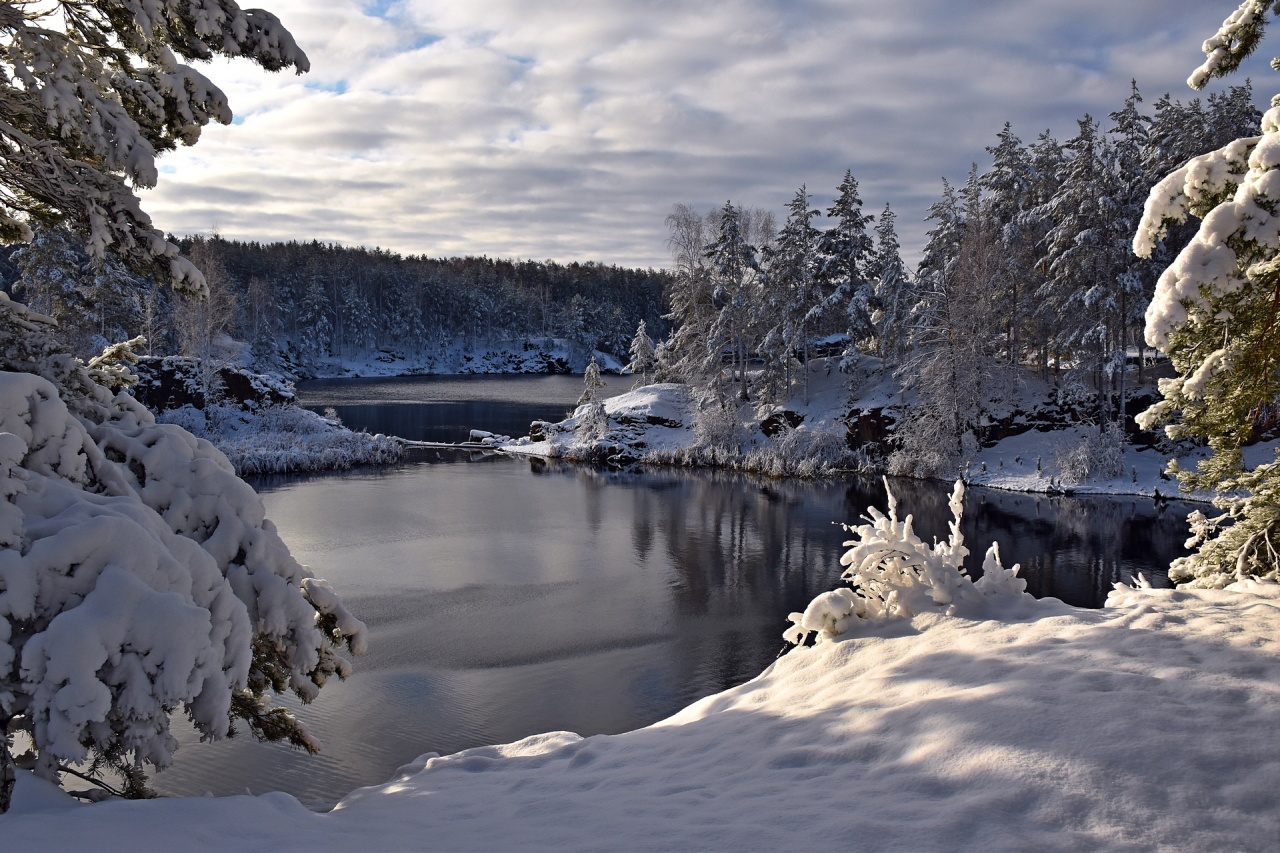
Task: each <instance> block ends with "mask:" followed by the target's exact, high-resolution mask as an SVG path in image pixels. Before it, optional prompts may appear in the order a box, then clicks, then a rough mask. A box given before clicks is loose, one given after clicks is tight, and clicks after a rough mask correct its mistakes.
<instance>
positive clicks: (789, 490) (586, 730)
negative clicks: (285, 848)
mask: <svg viewBox="0 0 1280 853" xmlns="http://www.w3.org/2000/svg"><path fill="white" fill-rule="evenodd" d="M258 485H259V488H260V489H261V490H262V493H263V499H264V501H265V503H266V506H267V511H268V515H269V516H270V517H271V518H272V519H273V520H274V521H275V523H276V524H277V526H278V527H279V529H280V531H281V534H282V535H283V537H284V538H285V541H286V542H288V543H289V544H290V547H291V548H292V549H293V550H294V552H295V553H296V554H297V555H298V556H299V558H300V559H301V560H302V561H303V562H304V563H307V564H309V565H311V566H312V567H313V568H314V570H315V571H316V573H317V574H319V575H320V576H322V577H327V578H329V579H330V580H331V581H332V582H333V584H334V586H335V587H336V588H337V589H338V590H339V591H341V592H342V594H343V596H344V598H345V599H346V600H347V602H348V603H349V605H350V606H351V607H352V609H353V610H354V611H355V612H356V613H357V614H358V615H359V616H360V617H361V618H362V619H364V620H365V621H366V622H367V623H368V625H369V627H370V630H371V634H372V636H371V642H370V646H371V653H370V654H369V655H368V656H367V657H365V658H363V659H361V660H359V661H358V662H357V672H356V674H355V675H354V676H353V677H352V678H351V679H350V680H349V681H348V682H346V683H344V684H335V685H332V686H330V687H326V689H325V690H324V691H323V695H322V697H321V698H320V700H319V701H318V702H317V703H316V704H315V705H314V706H312V707H310V708H307V709H305V710H304V711H303V718H304V719H305V720H306V721H307V722H308V724H309V725H311V727H312V728H313V730H314V731H315V733H316V734H317V735H318V736H319V738H320V739H321V741H322V742H323V743H324V744H325V752H324V754H323V755H322V756H320V757H315V758H311V757H307V756H302V755H298V754H296V753H293V752H291V751H289V750H287V749H285V748H282V747H275V746H269V745H263V744H257V743H252V742H247V741H246V742H241V743H234V744H214V745H202V744H195V743H191V742H190V741H192V740H193V738H191V737H188V738H187V741H188V742H187V743H185V744H184V746H183V749H182V750H181V752H180V753H179V757H178V763H177V765H176V766H175V767H174V768H172V769H170V770H168V771H166V772H165V773H163V774H161V775H160V776H159V777H158V779H157V785H158V787H159V788H160V789H162V790H165V791H169V792H174V793H186V794H198V793H202V792H204V791H206V790H209V791H213V792H215V793H219V794H224V793H240V792H242V791H243V788H244V786H245V785H246V784H247V785H248V786H249V787H250V788H251V789H252V790H254V791H255V792H261V791H264V790H286V791H290V792H291V793H294V794H295V795H298V796H299V797H300V798H302V799H304V801H311V802H315V803H332V802H333V801H335V800H337V799H338V798H340V797H341V796H342V795H343V794H345V793H346V792H347V791H349V790H351V789H352V788H354V787H357V786H359V785H366V784H374V783H378V782H381V781H384V780H386V779H387V778H388V777H389V776H390V775H391V773H392V772H393V771H394V769H395V768H396V767H398V766H399V765H401V764H403V763H405V762H408V761H410V760H411V759H413V758H414V757H416V756H417V755H419V754H421V753H424V752H429V751H436V752H441V753H448V752H453V751H456V750H458V749H463V748H466V747H469V746H476V745H480V744H488V743H503V742H507V741H511V740H514V739H517V738H520V737H523V736H526V735H529V734H534V733H537V732H542V731H549V730H560V729H568V730H572V731H577V732H579V733H581V734H584V735H590V734H596V733H604V732H619V731H625V730H628V729H633V728H636V727H639V726H643V725H646V724H648V723H650V722H653V721H655V720H658V719H661V718H663V717H665V716H668V715H669V714H671V713H673V712H675V711H676V710H678V709H680V708H681V707H683V706H685V705H687V704H688V703H689V702H691V701H693V700H694V699H696V698H698V697H701V696H705V695H708V694H711V693H714V692H717V691H719V690H722V689H725V688H727V687H730V686H733V685H735V684H739V683H741V682H743V681H745V680H747V679H749V678H751V677H753V676H755V675H756V674H758V673H759V672H760V671H761V670H762V669H764V667H766V666H767V665H768V664H769V663H770V661H772V660H773V658H774V656H775V655H776V654H777V652H778V651H779V649H780V648H781V646H782V643H781V640H780V634H781V632H782V630H783V628H784V627H785V624H786V623H785V616H786V614H787V613H788V612H790V611H792V610H797V609H801V608H803V606H804V605H805V604H807V602H808V601H809V600H810V599H811V598H812V597H813V596H814V595H816V594H818V593H820V592H823V591H826V590H828V589H831V588H832V587H833V586H834V585H835V584H836V583H837V582H838V579H839V575H840V572H841V567H840V566H839V556H840V555H841V553H843V551H844V547H843V545H842V543H843V541H844V540H845V539H846V538H847V534H846V532H845V531H844V530H842V529H840V528H839V527H837V526H836V525H835V524H834V523H833V522H837V521H846V520H853V519H855V518H856V517H857V516H858V515H859V514H860V513H861V512H863V510H864V508H865V507H866V505H867V504H868V503H875V504H876V505H878V506H880V507H882V508H883V507H884V505H885V496H884V489H883V486H882V485H881V483H880V481H879V480H877V479H874V478H850V479H846V480H841V481H839V482H820V483H810V482H800V481H784V482H778V481H774V480H768V479H763V478H753V477H747V476H741V475H736V474H729V473H725V472H715V471H684V470H658V471H651V472H647V473H639V472H607V471H596V470H592V469H585V468H578V467H571V466H567V465H562V464H556V463H542V462H536V463H530V462H528V461H521V460H512V459H508V458H505V457H474V458H472V457H453V456H451V455H447V454H445V455H442V456H441V457H440V458H436V457H435V456H434V454H432V455H430V456H428V457H427V459H426V460H425V461H419V462H417V463H413V464H406V465H402V466H399V467H396V468H391V469H382V470H378V471H354V472H348V473H345V474H339V475H327V476H311V477H277V478H272V479H270V480H263V481H260V482H259V484H258ZM894 489H895V492H896V494H897V495H898V498H899V501H900V504H901V507H902V508H903V509H904V510H907V511H910V512H912V513H914V515H915V518H916V524H917V530H919V531H920V532H921V533H922V534H923V535H926V536H930V535H938V536H941V535H944V534H945V533H946V528H947V521H948V520H949V517H950V516H949V512H948V510H947V495H948V491H949V490H948V488H947V487H946V486H944V485H943V484H938V483H919V482H914V481H901V482H896V483H895V484H894ZM1184 516H1185V508H1182V509H1179V508H1177V507H1176V506H1171V507H1170V508H1169V509H1167V510H1166V511H1165V512H1164V513H1163V514H1162V515H1161V514H1157V513H1156V512H1155V509H1154V507H1153V506H1151V504H1150V502H1149V501H1142V500H1139V499H1127V498H1119V499H1092V500H1080V499H1071V498H1048V497H1034V496H1026V495H1013V494H1006V493H1000V492H990V491H980V490H976V489H975V490H971V492H970V493H969V495H968V496H967V497H966V521H965V527H964V532H965V535H966V536H967V537H968V538H969V541H970V544H971V546H972V547H973V548H974V549H975V550H980V549H981V548H983V547H985V545H986V543H987V542H989V541H990V539H991V538H993V537H994V538H998V539H999V540H1000V542H1001V546H1002V550H1003V551H1004V553H1005V555H1006V563H1011V562H1014V561H1021V562H1022V563H1023V565H1024V574H1025V576H1027V577H1028V580H1029V582H1030V584H1031V588H1032V589H1033V591H1035V592H1036V593H1037V594H1055V595H1059V596H1061V597H1064V598H1066V599H1067V600H1069V601H1072V602H1074V603H1078V604H1096V603H1098V602H1100V600H1101V598H1102V597H1103V596H1105V592H1106V590H1108V589H1110V585H1111V583H1112V582H1113V581H1114V580H1117V579H1127V578H1128V577H1130V576H1131V575H1132V574H1133V573H1134V572H1136V571H1143V572H1146V573H1147V574H1148V576H1149V577H1150V576H1151V575H1153V574H1158V573H1159V570H1160V568H1161V567H1162V566H1165V565H1167V563H1168V561H1169V559H1171V558H1172V557H1173V556H1176V555H1177V553H1180V552H1179V551H1176V549H1173V548H1171V546H1170V543H1174V544H1175V545H1176V543H1177V542H1180V541H1181V539H1183V538H1184V537H1185V534H1184V532H1183V531H1184V530H1185V527H1184V526H1183V522H1182V518H1183V517H1184ZM972 562H973V564H974V566H973V567H974V568H975V569H976V568H977V565H979V564H980V562H981V553H979V554H977V555H975V556H974V557H973V558H972Z"/></svg>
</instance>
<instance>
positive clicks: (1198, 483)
mask: <svg viewBox="0 0 1280 853" xmlns="http://www.w3.org/2000/svg"><path fill="white" fill-rule="evenodd" d="M1277 5H1280V4H1277V2H1276V0H1249V1H1248V2H1245V3H1242V4H1241V6H1240V8H1239V9H1238V10H1237V11H1236V12H1235V13H1233V14H1232V15H1231V16H1230V17H1228V18H1227V20H1226V21H1224V23H1223V26H1222V28H1221V29H1220V30H1219V31H1218V33H1217V34H1216V35H1215V36H1213V37H1212V38H1210V39H1209V40H1207V41H1206V42H1205V45H1204V46H1205V53H1206V55H1207V57H1208V59H1207V61H1206V62H1205V63H1204V65H1202V66H1201V67H1200V68H1199V69H1197V70H1196V71H1195V72H1194V73H1193V74H1192V75H1191V79H1190V80H1189V81H1188V82H1190V83H1191V85H1192V86H1193V87H1196V88H1199V87H1201V86H1203V85H1204V84H1205V83H1206V82H1207V81H1208V80H1209V79H1210V78H1212V77H1218V76H1222V75H1224V74H1227V73H1229V72H1231V71H1233V70H1235V69H1236V67H1238V65H1239V63H1240V61H1241V59H1243V57H1244V56H1247V55H1248V54H1249V53H1251V52H1252V51H1253V50H1254V49H1255V48H1256V47H1257V45H1258V42H1259V40H1260V39H1261V37H1262V34H1263V30H1264V26H1265V24H1266V15H1267V13H1269V12H1273V11H1275V9H1276V8H1277ZM1273 64H1277V63H1276V62H1275V61H1273ZM1273 103H1274V101H1273ZM1261 129H1262V134H1261V136H1249V137H1245V138H1242V139H1238V140H1235V141H1234V142H1231V143H1230V144H1228V145H1226V146H1225V147H1223V148H1220V149H1218V150H1217V151H1213V152H1211V153H1208V154H1204V155H1201V156H1200V157H1196V158H1194V159H1192V160H1191V161H1190V162H1189V163H1187V164H1186V165H1184V166H1183V167H1181V168H1180V169H1177V170H1176V171H1174V172H1173V173H1172V174H1170V175H1169V176H1168V177H1166V178H1164V179H1163V180H1162V181H1160V183H1159V184H1157V185H1156V187H1155V188H1154V189H1153V190H1152V191H1151V198H1150V200H1149V201H1148V204H1147V209H1146V213H1145V215H1144V216H1143V220H1142V224H1141V227H1140V228H1139V230H1138V233H1137V236H1136V237H1135V238H1134V249H1135V251H1136V252H1137V253H1138V254H1139V255H1141V256H1147V255H1150V254H1151V253H1152V252H1153V250H1154V249H1155V247H1156V245H1157V244H1158V242H1159V241H1160V240H1161V239H1163V238H1164V237H1165V236H1166V235H1167V233H1168V228H1169V226H1170V224H1176V223H1179V222H1183V221H1185V220H1186V217H1187V216H1188V215H1194V216H1198V217H1200V218H1201V221H1200V226H1199V230H1198V231H1197V233H1196V235H1195V237H1194V238H1193V239H1192V240H1191V242H1190V243H1189V244H1188V245H1187V246H1186V248H1184V249H1183V250H1182V252H1181V253H1180V254H1179V256H1178V258H1177V260H1176V261H1175V262H1174V264H1173V265H1172V266H1170V267H1169V268H1168V269H1167V270H1165V272H1164V273H1163V274H1162V275H1161V277H1160V280H1159V282H1158V283H1157V285H1156V293H1155V298H1154V299H1153V301H1152V303H1151V307H1150V308H1149V309H1148V310H1147V315H1146V321H1147V323H1146V338H1147V343H1149V344H1151V345H1152V346H1154V347H1156V348H1157V349H1159V350H1161V351H1162V352H1165V353H1167V354H1168V355H1169V359H1170V361H1171V362H1172V363H1173V366H1174V368H1175V370H1176V371H1177V376H1176V377H1175V378H1173V379H1170V380H1165V381H1162V382H1161V386H1160V387H1161V391H1162V393H1163V395H1164V400H1162V401H1161V402H1159V403H1157V404H1156V405H1154V406H1152V407H1151V408H1150V409H1148V410H1147V411H1146V412H1144V413H1143V414H1142V416H1141V417H1140V422H1141V423H1142V424H1143V425H1144V426H1146V427H1151V426H1154V425H1155V424H1157V423H1161V422H1164V423H1168V424H1169V425H1168V426H1166V431H1167V432H1169V433H1170V434H1171V435H1174V436H1194V437H1198V438H1202V439H1204V440H1206V441H1207V442H1208V443H1209V446H1210V448H1211V449H1212V451H1213V453H1212V455H1211V456H1210V457H1209V458H1208V459H1207V460H1205V461H1203V462H1201V463H1199V464H1198V465H1197V467H1196V470H1194V471H1180V472H1179V474H1178V476H1179V481H1180V483H1181V484H1182V486H1183V487H1184V488H1186V489H1213V490H1215V491H1216V492H1217V495H1218V496H1217V497H1216V498H1215V500H1214V503H1215V505H1216V506H1217V507H1218V508H1219V509H1221V510H1222V513H1221V514H1220V515H1218V516H1217V517H1214V518H1206V517H1205V516H1204V515H1203V514H1200V513H1194V514H1193V515H1192V521H1193V531H1194V534H1195V535H1194V541H1195V543H1196V544H1197V545H1198V550H1197V551H1196V553H1194V554H1192V555H1191V556H1190V557H1187V558H1184V559H1181V560H1178V561H1175V563H1174V565H1173V566H1172V567H1171V568H1170V572H1169V576H1170V578H1172V579H1173V580H1175V581H1177V582H1180V583H1191V584H1193V585H1196V586H1209V587H1217V586H1223V585H1225V584H1227V583H1230V582H1231V581H1233V580H1235V579H1237V578H1245V577H1263V578H1271V579H1276V578H1278V577H1280V550H1278V549H1277V547H1276V546H1277V543H1278V542H1280V453H1277V455H1276V457H1275V459H1274V460H1273V461H1271V462H1267V463H1264V464H1262V465H1259V466H1257V467H1256V468H1254V469H1252V470H1247V469H1246V468H1245V466H1244V460H1243V455H1242V453H1241V448H1242V447H1243V446H1244V444H1245V443H1246V442H1247V441H1249V439H1250V437H1251V436H1252V435H1253V434H1255V432H1256V431H1258V430H1260V429H1263V428H1266V427H1269V426H1273V425H1274V424H1275V423H1276V422H1277V419H1278V414H1280V251H1278V250H1277V247H1276V241H1275V235H1276V234H1277V233H1280V215H1278V214H1277V213H1275V202H1274V200H1273V197H1274V191H1273V190H1272V189H1271V187H1272V186H1274V183H1275V178H1276V176H1277V161H1276V159H1275V158H1274V157H1270V156H1261V155H1262V152H1265V151H1271V150H1275V149H1276V148H1277V147H1278V146H1280V107H1274V106H1273V107H1272V108H1271V109H1270V110H1269V111H1268V112H1267V113H1266V114H1265V115H1264V116H1263V119H1262V128H1261Z"/></svg>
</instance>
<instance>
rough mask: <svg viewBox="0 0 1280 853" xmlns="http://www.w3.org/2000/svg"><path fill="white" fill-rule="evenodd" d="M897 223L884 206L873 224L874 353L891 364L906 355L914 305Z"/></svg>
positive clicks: (892, 213)
mask: <svg viewBox="0 0 1280 853" xmlns="http://www.w3.org/2000/svg"><path fill="white" fill-rule="evenodd" d="M896 221H897V217H896V215H895V214H894V212H893V210H892V209H891V208H890V207H889V205H887V204H886V205H885V206H884V211H883V212H882V213H881V214H880V220H879V221H878V222H877V223H876V251H875V255H874V256H873V258H872V260H871V274H872V279H873V281H874V284H875V302H876V305H877V306H879V307H878V310H877V312H876V317H875V320H876V351H877V354H878V355H879V356H880V357H881V358H884V359H887V360H889V361H891V362H897V361H899V360H900V359H901V358H902V355H903V353H905V352H906V349H907V336H908V318H909V316H910V314H911V308H912V306H913V305H914V304H915V302H916V293H915V291H914V288H913V287H912V281H911V276H910V274H909V273H908V272H907V267H906V265H905V264H904V263H903V262H902V250H901V247H900V246H899V244H898V233H897V231H896V229H895V227H894V225H895V223H896Z"/></svg>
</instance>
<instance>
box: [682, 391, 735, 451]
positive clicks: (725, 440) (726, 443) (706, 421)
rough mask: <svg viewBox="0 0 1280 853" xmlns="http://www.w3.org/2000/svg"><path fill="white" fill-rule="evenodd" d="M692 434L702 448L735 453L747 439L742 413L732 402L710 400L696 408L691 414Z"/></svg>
mask: <svg viewBox="0 0 1280 853" xmlns="http://www.w3.org/2000/svg"><path fill="white" fill-rule="evenodd" d="M693 435H694V440H695V441H696V442H697V444H698V446H699V447H701V448H703V449H708V450H710V449H716V450H730V451H733V452H734V453H737V452H738V451H739V450H740V449H741V446H742V444H743V443H744V442H745V441H746V440H747V438H748V436H747V431H746V429H744V428H743V426H742V414H741V412H739V411H738V407H737V406H736V405H734V404H733V403H732V402H728V403H725V402H723V401H716V400H711V401H707V402H706V403H704V404H703V405H702V406H701V407H699V408H698V410H697V412H696V413H695V414H694V416H693Z"/></svg>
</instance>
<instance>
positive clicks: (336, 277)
mask: <svg viewBox="0 0 1280 853" xmlns="http://www.w3.org/2000/svg"><path fill="white" fill-rule="evenodd" d="M177 243H178V244H179V245H180V246H181V247H182V249H183V251H184V253H185V254H186V255H187V256H188V257H190V258H191V259H192V260H193V261H194V262H195V263H196V264H197V266H199V268H200V269H201V270H202V271H203V272H204V274H205V280H206V282H207V283H208V286H209V295H208V297H207V298H193V297H189V296H184V295H182V294H179V293H175V292H174V291H173V289H172V288H170V287H168V285H167V284H163V285H162V284H157V283H156V282H155V281H153V280H151V279H147V278H143V277H141V276H139V275H138V274H137V273H135V272H133V271H131V270H130V269H129V268H128V267H127V266H125V265H124V264H122V263H120V262H119V261H118V260H117V259H114V258H112V257H110V256H108V257H107V258H106V259H105V260H103V261H92V260H90V258H89V257H88V256H87V255H86V254H85V252H84V250H83V248H82V247H81V245H80V243H79V241H77V240H76V239H75V238H74V237H73V236H72V235H71V234H70V232H68V231H65V230H59V229H48V230H44V231H39V232H37V234H36V239H35V240H33V241H32V242H31V243H30V244H27V245H24V246H20V247H18V248H16V249H9V250H7V251H6V255H7V256H6V258H5V259H4V262H3V263H2V264H0V275H3V276H4V288H5V290H7V291H8V292H10V293H12V294H13V295H14V296H15V298H17V299H19V300H21V301H24V302H25V303H26V304H28V305H30V306H32V307H33V308H35V309H36V310H38V311H40V312H41V313H43V314H46V315H48V316H51V317H53V318H55V319H57V320H58V321H59V323H60V326H61V335H62V338H63V341H62V342H63V343H64V344H65V345H66V346H67V347H68V348H69V349H70V350H71V351H72V352H74V353H75V354H77V355H79V356H80V357H82V358H85V359H88V358H89V357H90V356H92V355H96V354H97V353H98V352H100V351H101V350H102V349H103V348H104V347H106V346H107V345H109V344H111V343H116V342H118V341H122V340H127V339H129V338H132V337H134V336H135V335H139V334H140V335H143V336H144V337H146V339H147V343H146V344H145V345H144V347H143V352H144V353H145V354H147V355H170V354H181V355H187V356H192V357H200V358H207V357H212V356H213V355H214V352H213V351H214V349H215V347H216V342H217V341H218V339H219V338H220V336H222V335H226V336H229V337H230V338H232V339H234V340H236V341H241V342H244V343H247V344H248V345H249V351H250V354H251V364H250V365H249V366H252V367H254V368H255V369H258V370H262V371H280V370H282V369H283V370H285V371H286V372H290V373H291V374H292V375H293V376H295V377H300V376H307V375H314V370H315V368H316V365H317V362H318V361H319V360H320V359H322V358H327V357H335V358H341V357H349V358H358V357H361V356H367V355H369V354H371V353H376V352H377V351H379V350H383V349H385V350H388V351H392V352H398V353H405V352H429V351H431V350H433V349H443V348H446V347H451V346H460V347H462V348H463V349H464V350H474V349H477V348H482V347H484V346H487V345H494V344H498V343H502V342H512V341H517V342H519V341H529V340H533V339H547V338H558V339H562V340H564V341H566V342H567V344H568V346H569V349H570V353H571V356H573V358H572V359H571V360H572V361H575V362H582V363H585V361H586V359H587V357H588V355H589V353H590V352H591V351H592V350H599V351H602V352H608V353H613V354H616V355H619V356H622V355H625V353H626V350H627V345H628V343H629V342H630V340H631V334H632V332H633V331H634V330H635V328H636V326H637V325H638V324H639V323H640V322H641V321H644V322H645V323H646V324H647V326H648V328H650V329H654V330H656V331H657V332H658V333H662V332H663V331H664V330H665V329H666V328H667V322H666V320H664V318H663V315H664V313H665V311H664V308H663V294H664V291H665V290H666V288H667V287H668V282H669V279H670V276H669V274H668V273H666V272H665V271H661V270H653V269H647V270H639V269H626V268H622V267H618V266H612V265H606V264H599V263H594V262H588V263H568V264H561V263H557V262H555V261H527V260H526V261H521V260H514V261H513V260H495V259H491V258H487V257H462V258H441V259H433V258H427V257H422V256H409V257H405V256H402V255H399V254H396V253H394V252H389V251H386V250H382V249H376V248H375V249H366V248H358V247H357V248H350V247H344V246H338V245H334V244H323V243H319V242H309V243H300V242H290V243H274V244H263V243H257V242H240V241H234V240H224V239H222V238H220V237H217V236H214V237H209V238H204V237H189V238H186V239H183V240H178V241H177ZM574 366H576V367H577V368H578V369H581V367H582V364H576V365H574Z"/></svg>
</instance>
